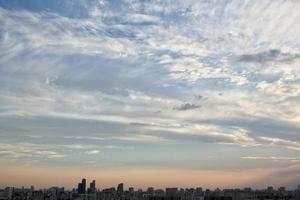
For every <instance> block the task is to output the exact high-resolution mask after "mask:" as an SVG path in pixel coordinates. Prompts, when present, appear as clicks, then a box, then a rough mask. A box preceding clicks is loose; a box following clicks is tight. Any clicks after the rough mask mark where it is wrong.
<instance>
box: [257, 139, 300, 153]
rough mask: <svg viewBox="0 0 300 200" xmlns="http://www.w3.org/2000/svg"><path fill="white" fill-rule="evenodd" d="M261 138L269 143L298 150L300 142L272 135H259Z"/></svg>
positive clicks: (299, 149)
mask: <svg viewBox="0 0 300 200" xmlns="http://www.w3.org/2000/svg"><path fill="white" fill-rule="evenodd" d="M259 138H260V139H261V140H263V141H265V142H267V143H268V144H269V145H275V146H280V147H285V148H287V149H291V150H296V151H300V143H299V142H297V141H291V140H286V139H281V138H272V137H259Z"/></svg>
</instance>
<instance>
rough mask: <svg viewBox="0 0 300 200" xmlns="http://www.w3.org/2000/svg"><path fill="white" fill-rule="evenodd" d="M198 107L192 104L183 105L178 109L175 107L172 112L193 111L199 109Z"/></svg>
mask: <svg viewBox="0 0 300 200" xmlns="http://www.w3.org/2000/svg"><path fill="white" fill-rule="evenodd" d="M200 107H201V106H200V105H197V104H192V103H184V104H181V105H180V106H178V107H175V108H174V110H179V111H184V110H193V109H197V108H200Z"/></svg>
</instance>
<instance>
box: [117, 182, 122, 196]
mask: <svg viewBox="0 0 300 200" xmlns="http://www.w3.org/2000/svg"><path fill="white" fill-rule="evenodd" d="M123 191H124V184H123V183H120V184H119V185H118V188H117V193H118V194H122V193H123Z"/></svg>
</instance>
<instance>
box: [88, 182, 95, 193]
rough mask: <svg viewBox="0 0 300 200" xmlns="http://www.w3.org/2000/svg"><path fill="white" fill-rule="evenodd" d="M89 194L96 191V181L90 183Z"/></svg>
mask: <svg viewBox="0 0 300 200" xmlns="http://www.w3.org/2000/svg"><path fill="white" fill-rule="evenodd" d="M89 191H90V192H95V191H96V181H95V180H93V181H92V182H91V183H90V189H89Z"/></svg>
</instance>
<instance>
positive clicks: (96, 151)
mask: <svg viewBox="0 0 300 200" xmlns="http://www.w3.org/2000/svg"><path fill="white" fill-rule="evenodd" d="M84 153H85V154H87V155H95V154H99V153H100V151H99V150H91V151H86V152H84Z"/></svg>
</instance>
